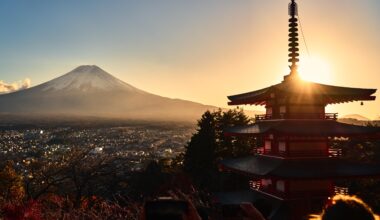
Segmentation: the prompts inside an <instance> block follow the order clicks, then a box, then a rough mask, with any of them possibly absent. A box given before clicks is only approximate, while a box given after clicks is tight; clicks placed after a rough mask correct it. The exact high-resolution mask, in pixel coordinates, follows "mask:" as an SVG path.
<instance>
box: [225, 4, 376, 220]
mask: <svg viewBox="0 0 380 220" xmlns="http://www.w3.org/2000/svg"><path fill="white" fill-rule="evenodd" d="M289 15H290V19H289V62H290V63H291V65H290V74H288V75H286V76H285V77H284V80H283V81H282V82H281V83H279V84H276V85H272V86H269V87H267V88H264V89H260V90H256V91H253V92H248V93H244V94H239V95H233V96H229V97H228V99H229V100H230V102H229V103H228V104H229V105H264V106H265V108H266V114H264V115H257V116H256V122H255V124H253V125H250V126H247V127H233V128H230V129H227V130H226V135H231V136H238V135H247V136H251V137H257V138H260V139H261V140H263V141H262V145H263V146H261V147H259V148H255V153H253V154H252V155H249V156H247V157H245V158H240V159H231V160H224V161H222V162H221V167H222V168H223V170H227V171H230V172H233V173H238V174H242V175H245V176H248V177H249V178H250V179H251V181H250V182H249V183H247V185H248V184H250V188H251V190H250V191H249V193H243V194H244V195H243V197H249V195H251V194H252V199H251V202H252V200H261V201H267V204H269V205H270V210H271V211H270V212H269V213H268V214H267V215H266V217H267V218H268V219H291V220H300V219H306V218H305V216H307V215H308V214H311V213H312V212H313V211H314V210H318V209H320V208H321V207H322V204H323V203H325V202H326V200H327V198H328V197H329V196H333V195H334V190H335V191H336V190H339V188H336V186H334V180H336V179H341V178H353V177H371V176H379V174H380V166H379V165H377V166H376V165H371V164H360V163H357V162H352V161H347V160H344V159H342V158H340V155H341V151H340V150H339V149H332V148H331V147H330V143H331V140H333V139H334V138H359V139H365V140H366V139H369V138H375V139H378V138H379V137H380V129H379V128H376V127H363V126H356V125H349V124H344V123H339V122H337V114H336V113H326V112H325V107H326V106H327V105H328V104H337V103H344V102H351V101H371V100H375V96H373V94H374V93H375V92H376V89H361V88H348V87H338V86H331V85H324V84H318V83H313V82H306V81H303V80H301V79H300V77H299V75H298V70H297V63H298V61H299V59H298V56H299V53H298V51H299V49H298V45H299V44H298V28H297V27H298V19H297V17H298V15H297V4H296V3H295V1H294V0H292V1H291V3H290V4H289ZM248 194H249V195H248ZM231 196H233V195H231Z"/></svg>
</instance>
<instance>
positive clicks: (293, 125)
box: [225, 119, 380, 138]
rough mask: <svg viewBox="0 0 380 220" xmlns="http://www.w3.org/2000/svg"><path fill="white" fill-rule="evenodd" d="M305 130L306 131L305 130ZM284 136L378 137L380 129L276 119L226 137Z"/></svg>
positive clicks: (233, 129)
mask: <svg viewBox="0 0 380 220" xmlns="http://www.w3.org/2000/svg"><path fill="white" fill-rule="evenodd" d="M305 128H306V129H305ZM277 133H279V134H284V135H295V136H297V135H301V136H318V137H320V136H327V137H364V138H370V137H380V127H370V126H358V125H351V124H345V123H340V122H337V121H334V120H318V119H316V120H313V119H276V120H264V121H259V122H256V123H255V124H253V125H249V126H240V127H231V128H227V129H226V130H225V135H227V136H238V135H262V134H277Z"/></svg>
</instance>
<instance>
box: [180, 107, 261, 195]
mask: <svg viewBox="0 0 380 220" xmlns="http://www.w3.org/2000/svg"><path fill="white" fill-rule="evenodd" d="M250 123H251V119H250V118H249V117H248V116H246V115H245V114H244V112H243V111H242V110H236V109H234V110H228V111H226V112H222V110H220V109H219V110H218V111H215V112H210V111H206V112H205V113H204V114H203V115H202V117H201V119H200V120H199V121H198V129H197V131H196V133H195V134H194V135H193V136H192V137H191V140H190V142H189V143H188V144H187V146H186V152H185V154H184V161H183V165H184V170H185V171H186V172H188V173H189V174H190V175H191V176H192V177H193V181H194V183H195V184H196V185H198V186H200V187H201V188H203V187H204V188H209V189H215V188H217V184H215V183H216V180H217V178H219V174H218V169H217V168H218V162H219V161H220V160H221V159H224V158H234V157H239V156H242V155H247V154H249V153H250V151H251V149H252V147H253V146H254V143H255V140H254V139H252V138H248V137H229V136H225V134H224V131H225V129H226V128H228V127H231V126H244V125H248V124H250Z"/></svg>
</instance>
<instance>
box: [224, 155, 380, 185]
mask: <svg viewBox="0 0 380 220" xmlns="http://www.w3.org/2000/svg"><path fill="white" fill-rule="evenodd" d="M220 169H221V170H224V171H231V172H234V173H238V174H241V175H244V176H248V177H251V178H254V179H262V178H266V177H271V178H279V179H292V180H297V179H299V180H305V179H309V180H323V179H336V180H338V179H346V178H368V177H376V178H379V177H380V164H366V163H360V162H351V161H347V160H344V159H339V158H320V159H318V158H316V159H314V160H310V158H309V159H308V158H294V159H283V158H277V157H270V156H262V155H254V156H248V157H245V158H239V159H230V160H223V161H222V162H221V163H220Z"/></svg>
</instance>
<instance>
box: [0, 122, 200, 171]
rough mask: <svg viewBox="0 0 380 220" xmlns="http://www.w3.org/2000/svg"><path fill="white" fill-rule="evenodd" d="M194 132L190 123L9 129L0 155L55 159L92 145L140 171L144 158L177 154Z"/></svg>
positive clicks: (1, 136)
mask: <svg viewBox="0 0 380 220" xmlns="http://www.w3.org/2000/svg"><path fill="white" fill-rule="evenodd" d="M193 132H194V128H193V127H191V126H188V127H187V126H181V127H178V128H177V127H176V128H173V127H160V126H157V127H145V126H129V127H111V128H110V127H101V128H69V127H55V128H46V129H43V130H41V129H14V130H12V129H8V130H2V131H0V158H2V159H3V160H13V161H14V162H15V163H16V164H21V163H29V162H30V161H32V160H36V159H38V158H41V157H45V158H50V159H51V160H52V161H54V158H55V157H57V156H58V155H59V154H61V153H64V152H65V151H68V150H70V149H72V148H91V149H92V151H91V153H92V154H102V153H112V154H116V155H117V156H119V157H122V158H124V159H128V161H129V162H130V165H131V166H130V167H131V170H140V169H142V168H143V166H144V165H145V163H144V162H146V161H151V160H158V159H162V158H164V159H165V158H166V159H171V158H175V157H177V156H178V155H179V154H180V153H182V152H183V151H184V148H185V145H186V142H187V141H188V140H189V139H190V137H191V135H192V133H193Z"/></svg>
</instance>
